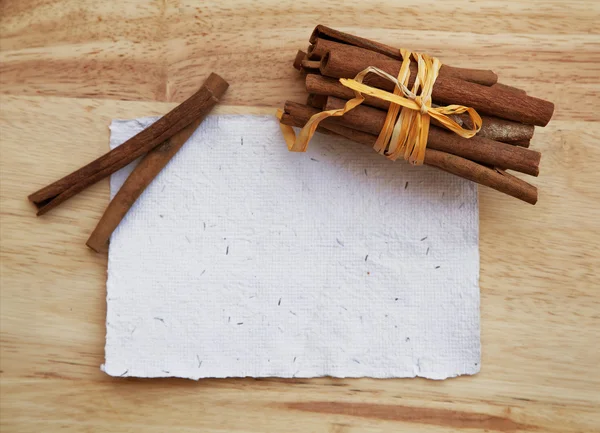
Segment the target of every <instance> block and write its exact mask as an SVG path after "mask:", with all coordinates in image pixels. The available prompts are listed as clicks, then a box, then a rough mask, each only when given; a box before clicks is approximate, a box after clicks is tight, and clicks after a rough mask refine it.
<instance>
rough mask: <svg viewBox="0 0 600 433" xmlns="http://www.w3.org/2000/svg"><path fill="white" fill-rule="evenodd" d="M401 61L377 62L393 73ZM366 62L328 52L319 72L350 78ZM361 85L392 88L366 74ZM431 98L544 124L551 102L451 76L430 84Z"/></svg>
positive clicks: (413, 70) (549, 111)
mask: <svg viewBox="0 0 600 433" xmlns="http://www.w3.org/2000/svg"><path fill="white" fill-rule="evenodd" d="M400 65H401V63H400V62H399V61H397V60H389V61H387V62H379V63H378V67H379V68H380V69H382V70H383V71H385V72H387V73H388V74H391V75H393V76H397V75H398V72H399V70H400ZM368 66H370V65H369V63H368V62H364V61H363V60H362V59H360V58H358V57H346V56H342V55H340V54H339V52H336V51H328V52H327V53H326V54H325V56H323V58H322V59H321V68H320V71H321V73H322V74H323V75H326V76H328V77H333V78H354V77H355V76H356V74H358V73H359V72H360V71H362V70H364V69H365V68H367V67H368ZM412 66H414V68H411V71H412V72H411V79H410V81H409V86H412V84H413V82H414V77H415V75H416V66H415V65H414V64H413V65H412ZM364 82H365V84H368V85H371V86H374V87H380V88H382V89H385V90H393V88H394V84H393V83H392V82H390V81H387V80H385V79H383V78H381V77H379V76H374V75H373V74H371V76H367V77H366V79H365V81H364ZM431 96H432V99H433V101H434V102H435V103H437V104H440V105H448V104H460V105H465V106H467V107H472V108H474V109H475V110H477V111H478V112H480V113H483V114H488V115H491V116H496V117H501V118H503V119H508V120H514V121H516V122H521V123H528V124H533V125H539V126H545V125H546V124H547V123H548V122H549V121H550V118H551V117H552V113H553V112H554V104H553V103H551V102H549V101H545V100H543V99H538V98H534V97H531V96H528V95H521V94H518V93H515V92H513V91H511V90H506V89H503V88H502V87H487V86H481V85H479V84H475V83H471V82H468V81H464V80H458V79H456V78H453V77H448V76H445V77H444V76H441V75H440V76H439V77H438V79H437V80H436V82H435V84H434V86H433V92H432V95H431Z"/></svg>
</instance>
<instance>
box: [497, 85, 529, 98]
mask: <svg viewBox="0 0 600 433" xmlns="http://www.w3.org/2000/svg"><path fill="white" fill-rule="evenodd" d="M492 87H496V88H502V89H504V90H509V91H511V92H514V93H518V94H519V95H526V94H527V92H526V91H525V90H523V89H519V88H518V87H513V86H509V85H508V84H502V83H496V84H494V85H492Z"/></svg>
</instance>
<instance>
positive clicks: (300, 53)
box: [294, 50, 306, 71]
mask: <svg viewBox="0 0 600 433" xmlns="http://www.w3.org/2000/svg"><path fill="white" fill-rule="evenodd" d="M305 58H306V53H305V52H304V51H302V50H298V52H297V53H296V58H295V59H294V69H297V70H299V71H301V70H302V60H304V59H305Z"/></svg>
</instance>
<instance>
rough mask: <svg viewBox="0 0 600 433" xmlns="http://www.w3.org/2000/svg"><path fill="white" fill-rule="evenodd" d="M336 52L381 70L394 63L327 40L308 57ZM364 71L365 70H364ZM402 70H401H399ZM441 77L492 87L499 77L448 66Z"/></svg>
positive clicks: (312, 57) (312, 46) (372, 53)
mask: <svg viewBox="0 0 600 433" xmlns="http://www.w3.org/2000/svg"><path fill="white" fill-rule="evenodd" d="M331 51H336V52H337V53H338V55H340V56H344V57H358V58H360V60H361V61H362V62H363V63H365V64H367V63H368V64H369V66H375V67H377V68H379V65H380V64H383V65H385V64H387V63H388V62H390V61H394V59H391V58H390V57H388V56H385V55H383V54H379V53H377V52H375V51H371V50H368V49H365V48H359V47H355V46H352V45H346V44H341V43H338V42H334V41H330V40H327V39H317V41H316V42H315V43H314V44H313V45H311V46H310V47H309V48H308V53H307V56H308V58H309V59H311V60H312V61H317V60H319V59H322V58H323V57H324V56H325V55H326V54H327V53H328V52H331ZM363 69H364V68H363ZM398 69H400V68H398ZM440 76H442V77H454V78H458V79H460V80H465V81H471V82H472V83H477V84H481V85H483V86H490V85H492V84H494V83H496V81H497V78H498V77H497V76H496V74H494V73H493V72H492V71H480V70H477V69H465V68H453V67H451V66H448V65H442V67H441V68H440Z"/></svg>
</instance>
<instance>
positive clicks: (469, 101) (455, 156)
mask: <svg viewBox="0 0 600 433" xmlns="http://www.w3.org/2000/svg"><path fill="white" fill-rule="evenodd" d="M401 64H402V56H401V54H400V50H399V49H398V48H394V47H390V46H387V45H384V44H381V43H378V42H375V41H371V40H368V39H365V38H361V37H358V36H354V35H351V34H347V33H344V32H340V31H337V30H334V29H331V28H329V27H326V26H322V25H318V26H317V27H316V28H315V30H314V31H313V33H312V35H311V36H310V46H309V47H308V50H307V51H306V52H304V51H299V52H298V54H297V55H296V58H295V60H294V67H295V68H296V69H298V70H300V71H301V72H302V73H303V74H304V75H305V81H306V90H307V91H308V99H307V102H306V104H299V103H296V102H292V101H287V102H286V103H285V106H284V109H283V114H282V115H281V117H280V120H281V123H282V124H284V125H289V126H295V127H304V125H305V124H306V123H307V121H308V120H309V119H310V118H311V117H312V116H313V115H315V114H316V113H319V112H321V111H323V110H334V109H340V108H343V107H344V105H345V104H346V102H347V101H348V100H350V99H352V98H354V97H355V92H354V91H353V90H351V89H350V88H348V87H346V86H344V85H343V84H342V83H341V82H340V81H339V79H340V78H354V77H355V76H356V75H357V74H358V73H359V72H361V71H363V70H364V69H366V68H368V67H375V68H378V69H380V70H382V71H384V72H386V73H388V74H391V75H392V76H397V75H398V73H399V71H400V67H401ZM416 74H417V69H416V66H415V65H414V63H413V64H411V74H410V75H411V76H410V79H409V85H410V86H412V84H413V83H414V80H415V76H416ZM364 83H365V84H367V85H369V86H371V87H375V88H380V89H383V90H386V91H392V90H394V84H393V83H392V82H390V81H387V80H385V79H382V78H381V77H380V76H378V75H375V74H369V75H367V76H366V78H365V80H364ZM431 98H432V102H433V104H436V105H450V104H460V105H463V106H466V107H471V108H473V109H475V110H476V111H477V112H478V113H479V114H480V115H481V118H482V121H483V123H482V126H481V129H480V130H479V132H478V133H477V134H476V135H475V136H474V137H471V138H463V137H461V136H459V135H457V134H455V133H454V132H451V131H449V130H446V129H443V128H442V127H441V125H439V124H436V122H435V121H433V120H432V123H431V127H430V129H429V134H428V140H427V148H426V150H425V159H424V163H425V164H427V165H430V166H433V167H437V168H439V169H441V170H444V171H447V172H450V173H452V174H455V175H457V176H460V177H463V178H465V179H468V180H471V181H473V182H477V183H479V184H481V185H486V186H488V187H491V188H493V189H495V190H498V191H500V192H503V193H505V194H508V195H510V196H512V197H516V198H518V199H520V200H523V201H525V202H527V203H531V204H535V203H536V201H537V197H538V194H537V188H536V187H535V186H533V185H531V184H529V183H528V182H526V181H524V180H522V179H521V178H519V177H516V176H513V175H511V174H509V173H508V172H507V171H506V170H514V171H517V172H520V173H524V174H527V175H530V176H537V175H538V174H539V165H540V159H541V154H540V152H538V151H535V150H532V149H529V145H530V142H531V139H532V137H533V133H534V129H535V126H545V125H546V124H547V123H548V122H549V121H550V118H551V117H552V114H553V112H554V104H552V103H551V102H548V101H545V100H542V99H538V98H535V97H532V96H529V95H527V93H526V92H525V91H523V90H521V89H517V88H515V87H511V86H507V85H504V84H501V83H499V82H498V77H497V75H496V74H495V73H494V72H493V71H489V70H479V69H466V68H458V67H453V66H448V65H446V64H443V66H442V67H441V69H440V71H439V75H438V77H437V80H436V81H435V84H434V85H433V91H432V93H431ZM389 106H390V102H388V101H385V100H383V99H379V98H377V97H373V96H366V97H365V101H364V103H363V104H362V105H359V106H358V107H356V108H354V109H352V110H351V111H348V112H346V113H345V114H344V115H343V116H341V117H329V118H327V119H325V120H323V121H322V122H320V123H319V126H318V128H317V131H320V132H324V133H328V134H336V135H341V136H343V137H346V138H348V139H350V140H352V141H355V142H358V143H361V144H364V145H368V146H371V147H372V146H373V145H374V143H375V141H376V140H377V137H378V135H379V134H380V132H381V131H382V128H383V126H384V123H385V121H386V115H387V110H388V108H389ZM434 106H435V105H434ZM451 117H452V119H453V120H454V121H455V122H457V123H458V124H459V125H462V126H463V127H465V128H471V127H472V126H473V125H472V120H471V118H470V117H469V116H467V115H466V114H461V115H452V116H451Z"/></svg>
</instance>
